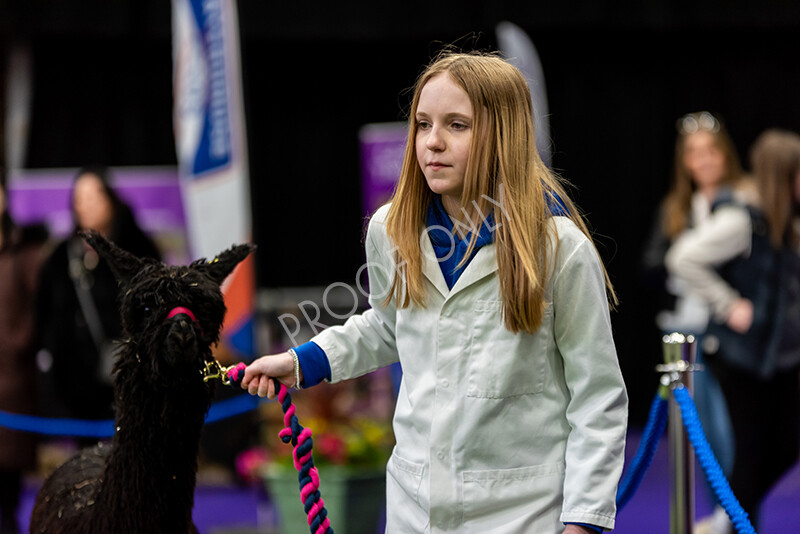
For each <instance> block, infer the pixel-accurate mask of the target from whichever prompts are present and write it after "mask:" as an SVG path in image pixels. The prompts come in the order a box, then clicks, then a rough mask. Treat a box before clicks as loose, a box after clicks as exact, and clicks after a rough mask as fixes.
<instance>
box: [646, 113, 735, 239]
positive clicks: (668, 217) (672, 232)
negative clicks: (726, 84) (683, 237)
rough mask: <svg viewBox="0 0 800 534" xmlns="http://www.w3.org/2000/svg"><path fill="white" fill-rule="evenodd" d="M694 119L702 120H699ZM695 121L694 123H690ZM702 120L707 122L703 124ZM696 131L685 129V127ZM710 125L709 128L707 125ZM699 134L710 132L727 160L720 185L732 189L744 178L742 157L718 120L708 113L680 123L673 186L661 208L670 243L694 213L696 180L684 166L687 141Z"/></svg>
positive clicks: (697, 114) (684, 119) (687, 116)
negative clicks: (728, 186) (698, 132)
mask: <svg viewBox="0 0 800 534" xmlns="http://www.w3.org/2000/svg"><path fill="white" fill-rule="evenodd" d="M695 117H698V118H701V120H697V119H696V118H695ZM691 119H694V122H692V121H691ZM702 119H707V121H703V120H702ZM687 122H688V123H689V124H693V125H695V126H696V127H695V128H692V129H686V127H685V126H684V124H685V123H687ZM706 122H708V124H704V123H706ZM698 130H704V131H707V132H709V133H710V134H711V135H712V136H713V137H714V144H715V145H716V146H717V148H719V149H720V150H721V151H722V153H723V155H724V157H725V173H724V174H723V175H722V179H721V180H720V185H731V186H733V185H734V184H735V183H736V182H738V181H739V179H740V178H741V175H742V167H741V164H740V163H739V156H737V154H736V149H735V148H734V146H733V141H732V140H731V137H730V135H728V132H727V131H726V130H725V126H724V125H723V124H722V121H720V120H719V119H718V118H716V117H714V116H713V115H711V114H710V113H708V112H707V111H700V112H696V113H688V114H687V115H685V116H684V117H682V118H681V119H679V120H678V137H677V139H676V140H675V162H674V165H673V175H672V185H671V186H670V189H669V192H668V193H667V196H666V197H664V201H663V203H662V204H661V222H662V230H663V231H664V234H665V235H666V236H667V237H669V238H670V239H674V238H676V237H678V235H680V234H681V233H682V232H683V231H684V230H685V229H686V228H687V227H688V224H689V213H690V212H691V209H692V194H693V193H694V191H695V184H694V180H692V175H691V174H690V173H689V169H687V168H686V165H685V164H684V162H683V157H684V153H685V151H686V140H687V138H688V137H689V136H690V135H691V134H693V133H695V132H696V131H698Z"/></svg>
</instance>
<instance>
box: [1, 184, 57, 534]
mask: <svg viewBox="0 0 800 534" xmlns="http://www.w3.org/2000/svg"><path fill="white" fill-rule="evenodd" d="M46 238H47V234H46V232H45V231H44V230H41V231H37V229H36V228H33V227H28V228H23V227H20V226H17V225H16V224H14V221H13V220H12V219H11V216H10V215H9V213H8V208H7V202H6V190H5V185H4V184H3V182H2V180H0V410H3V411H7V412H11V413H21V414H31V413H34V411H35V407H36V406H35V403H36V395H35V390H34V389H33V388H31V386H30V385H31V384H32V383H33V381H34V378H35V376H36V374H35V373H36V366H35V363H34V361H35V353H36V352H35V346H34V338H33V295H34V293H35V287H36V278H37V274H38V272H39V268H40V267H41V264H42V260H43V252H42V245H43V244H44V242H45V240H46ZM35 462H36V439H35V437H34V435H33V434H29V433H26V432H19V431H15V430H9V429H6V428H3V427H0V534H17V532H18V525H17V520H16V512H17V507H18V506H19V500H20V493H21V490H22V474H23V473H24V472H25V471H26V470H28V469H31V468H33V467H34V465H35Z"/></svg>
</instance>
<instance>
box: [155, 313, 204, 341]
mask: <svg viewBox="0 0 800 534" xmlns="http://www.w3.org/2000/svg"><path fill="white" fill-rule="evenodd" d="M180 314H184V315H188V316H189V319H191V320H192V322H193V323H194V324H196V325H197V328H199V329H200V335H205V334H203V328H202V327H201V326H200V321H198V320H197V317H195V316H194V314H193V313H192V310H190V309H189V308H184V307H183V306H175V307H174V308H172V309H171V310H170V311H169V313H168V314H167V318H166V319H164V322H165V323H166V322H167V321H169V320H170V319H172V318H173V317H175V316H176V315H180Z"/></svg>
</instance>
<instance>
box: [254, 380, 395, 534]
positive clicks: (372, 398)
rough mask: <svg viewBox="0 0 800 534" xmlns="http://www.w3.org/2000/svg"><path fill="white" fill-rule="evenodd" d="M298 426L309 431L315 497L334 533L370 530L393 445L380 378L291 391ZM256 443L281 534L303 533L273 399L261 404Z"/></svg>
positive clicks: (386, 387) (386, 389)
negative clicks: (317, 493) (316, 486)
mask: <svg viewBox="0 0 800 534" xmlns="http://www.w3.org/2000/svg"><path fill="white" fill-rule="evenodd" d="M292 400H293V401H294V403H295V406H296V407H297V416H298V418H299V419H300V423H301V424H302V425H303V426H304V427H306V428H309V429H311V431H312V433H313V434H312V439H313V442H314V447H313V458H314V465H315V466H316V467H317V469H318V470H319V476H320V492H321V494H322V498H323V500H324V502H325V508H326V509H327V511H328V517H329V518H330V520H331V526H333V527H334V529H335V530H336V531H338V532H346V533H352V534H358V533H362V532H363V533H367V534H373V533H375V532H377V529H378V523H379V521H380V519H381V512H382V511H383V508H384V505H385V492H386V487H385V468H386V462H387V461H388V459H389V456H390V454H391V451H392V447H393V446H394V434H393V432H392V428H391V413H392V411H393V408H394V393H393V390H392V387H391V379H390V377H389V376H388V374H385V373H382V372H380V371H379V372H376V373H373V374H372V375H368V376H366V377H362V378H359V379H357V380H354V381H349V382H345V383H341V384H336V385H330V384H322V385H319V386H317V387H315V388H312V389H309V390H304V391H301V392H297V393H293V395H292ZM262 410H263V415H264V419H263V424H262V429H261V430H262V444H263V445H264V448H265V450H267V451H268V454H265V455H263V457H262V458H263V461H261V462H260V463H258V464H257V465H256V469H257V472H258V475H259V476H260V478H261V479H262V480H263V482H264V484H265V486H266V489H267V492H268V493H269V496H270V498H271V500H272V501H273V503H275V505H276V507H277V510H278V515H279V516H280V524H281V527H282V532H284V533H285V534H296V533H297V534H299V533H302V532H307V531H308V529H309V527H308V523H307V517H306V514H305V511H304V510H303V504H302V502H301V501H300V493H299V485H298V475H297V471H296V470H295V468H294V464H293V461H292V447H291V445H287V444H284V443H282V442H281V441H280V439H279V438H278V437H277V434H278V431H279V430H280V429H281V428H282V427H283V412H282V411H281V408H280V406H279V404H278V403H277V402H275V403H267V404H265V405H262Z"/></svg>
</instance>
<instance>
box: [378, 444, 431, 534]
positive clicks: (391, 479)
mask: <svg viewBox="0 0 800 534" xmlns="http://www.w3.org/2000/svg"><path fill="white" fill-rule="evenodd" d="M424 471H425V467H424V466H423V465H422V464H417V463H414V462H410V461H408V460H406V459H404V458H402V457H400V456H398V455H397V453H396V452H393V453H392V456H391V457H390V458H389V462H388V464H387V465H386V474H387V476H386V502H387V503H388V506H387V518H386V519H387V532H420V533H421V532H423V531H424V530H425V529H426V528H427V527H428V526H429V522H428V514H429V510H430V499H429V496H428V495H427V491H426V489H425V488H423V486H422V480H423V478H424V477H423V474H424ZM390 527H391V528H390Z"/></svg>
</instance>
